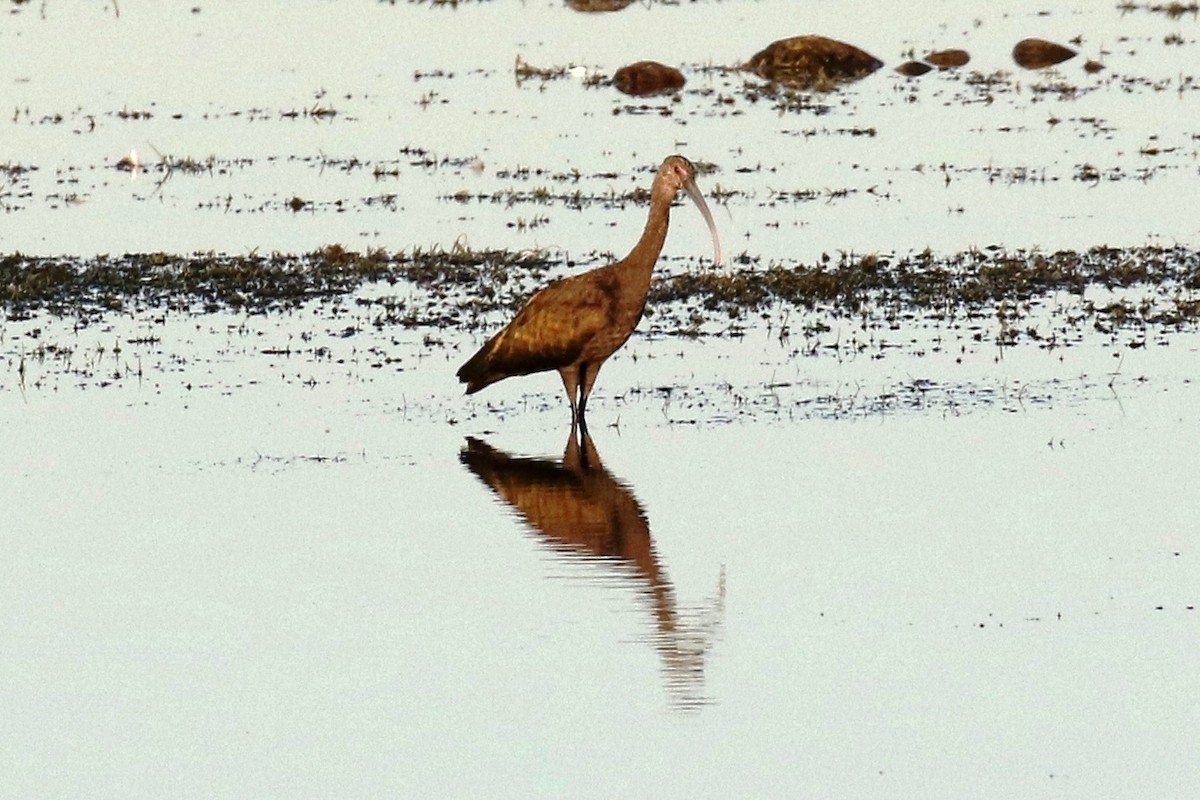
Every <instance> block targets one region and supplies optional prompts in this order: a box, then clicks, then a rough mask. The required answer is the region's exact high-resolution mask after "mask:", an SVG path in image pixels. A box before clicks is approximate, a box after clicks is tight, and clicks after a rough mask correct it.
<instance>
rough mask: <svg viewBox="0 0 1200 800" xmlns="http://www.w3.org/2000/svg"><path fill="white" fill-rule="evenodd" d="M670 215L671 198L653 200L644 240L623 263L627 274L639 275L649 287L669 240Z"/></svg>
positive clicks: (639, 240)
mask: <svg viewBox="0 0 1200 800" xmlns="http://www.w3.org/2000/svg"><path fill="white" fill-rule="evenodd" d="M670 215H671V198H667V199H665V200H661V199H659V198H657V197H655V198H653V199H652V200H651V201H650V216H649V217H648V218H647V219H646V229H645V230H644V231H642V238H641V239H638V243H637V244H635V245H634V246H633V249H632V250H630V251H629V255H627V256H625V258H624V259H623V260H622V262H621V263H622V266H623V267H624V269H625V271H626V272H629V273H632V274H635V275H637V276H638V278H639V279H640V281H639V282H644V283H645V284H646V285H647V286H649V285H650V275H651V274H652V273H653V272H654V265H655V263H656V262H657V261H658V255H659V253H661V252H662V249H663V243H664V242H665V241H666V240H667V227H668V225H669V223H670ZM643 291H644V290H643Z"/></svg>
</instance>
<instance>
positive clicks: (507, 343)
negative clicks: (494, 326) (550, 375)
mask: <svg viewBox="0 0 1200 800" xmlns="http://www.w3.org/2000/svg"><path fill="white" fill-rule="evenodd" d="M579 277H581V278H582V277H585V276H582V275H581V276H579ZM614 302H615V298H614V296H613V292H612V289H611V288H610V287H608V286H607V285H606V284H605V283H603V282H600V281H595V280H589V281H583V280H577V279H574V278H567V279H564V280H561V281H556V282H555V283H552V284H550V285H549V286H547V287H546V288H545V289H542V290H541V291H540V292H538V293H537V294H535V295H534V296H533V297H531V298H530V299H529V302H528V303H527V304H526V305H525V307H524V308H523V309H521V311H520V313H518V314H517V316H516V318H514V319H513V321H512V322H510V323H509V324H508V327H507V328H505V329H504V330H503V331H501V332H500V333H499V334H498V335H497V336H496V339H495V343H494V345H493V347H492V348H490V349H491V352H490V353H489V359H488V361H489V366H490V367H491V369H492V370H495V371H500V372H505V373H508V374H510V375H523V374H528V373H531V372H540V371H542V370H548V369H558V368H560V367H565V366H567V365H568V364H571V363H573V362H574V361H575V360H576V359H577V358H578V357H579V354H580V352H581V351H582V350H583V347H584V345H586V344H587V342H588V341H589V340H590V339H591V338H592V337H593V336H595V335H596V334H597V333H599V332H600V331H602V330H604V328H605V327H606V326H607V325H608V324H609V322H610V320H611V319H612V311H613V305H614Z"/></svg>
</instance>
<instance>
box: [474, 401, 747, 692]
mask: <svg viewBox="0 0 1200 800" xmlns="http://www.w3.org/2000/svg"><path fill="white" fill-rule="evenodd" d="M459 460H460V461H461V462H462V463H463V464H464V465H465V466H466V467H467V469H469V470H470V471H471V472H473V473H474V474H475V475H477V476H478V477H479V478H480V479H481V480H482V481H483V482H484V483H486V484H487V485H488V486H490V487H491V489H492V490H493V491H494V492H495V493H496V494H497V495H498V496H499V497H500V498H501V499H502V500H504V501H505V502H506V503H508V504H509V505H511V506H512V507H513V508H515V509H516V510H517V511H518V512H520V514H521V516H522V517H523V518H524V520H525V522H526V523H527V524H528V525H529V526H530V527H531V528H532V529H533V531H534V532H535V533H536V534H537V535H538V536H539V537H540V538H541V539H542V540H543V541H544V542H546V543H547V544H548V545H550V547H551V548H553V549H554V550H555V552H557V553H559V554H560V555H561V556H562V557H563V558H566V559H576V558H577V559H581V560H593V561H594V560H601V561H605V562H610V563H616V564H619V565H622V566H623V567H627V568H628V569H622V570H619V571H618V574H619V575H620V576H622V577H627V578H628V579H629V581H631V582H632V583H634V584H635V585H637V588H638V590H639V592H640V593H641V594H642V595H643V596H644V597H646V598H647V600H648V601H649V604H650V606H651V607H652V609H653V613H654V631H653V633H652V635H651V640H652V642H653V644H654V647H655V649H656V650H657V651H658V653H659V656H660V658H661V659H662V662H663V675H664V679H665V682H666V686H667V690H668V693H669V694H670V698H671V702H672V704H673V705H674V706H676V707H678V708H697V707H699V706H702V705H706V704H707V703H709V702H711V699H710V698H708V697H707V696H706V695H705V693H704V660H705V656H706V655H707V654H708V651H709V650H710V649H711V648H712V645H713V642H714V640H715V639H716V636H717V634H718V632H719V629H720V626H721V622H722V620H723V619H724V612H725V573H724V570H722V571H721V575H720V578H719V580H718V583H717V588H716V590H715V592H714V594H713V596H712V597H711V598H710V599H709V600H708V602H707V604H706V606H705V607H703V608H700V609H682V610H681V609H680V608H679V605H678V602H677V601H676V598H675V589H674V587H673V586H672V585H671V582H670V580H669V579H668V578H667V576H666V573H665V572H664V570H663V568H662V564H660V563H659V559H658V554H657V553H656V552H655V549H654V540H653V539H652V538H651V536H650V525H649V523H648V521H647V520H646V514H645V512H644V511H643V510H642V507H641V506H640V505H639V504H638V501H637V499H636V498H635V497H634V496H633V492H631V491H630V490H629V488H628V487H627V486H625V485H624V484H622V483H621V482H620V481H618V480H617V479H616V478H614V477H613V476H612V474H611V473H610V472H609V471H608V470H607V469H605V468H604V465H603V464H602V463H601V461H600V454H599V453H598V452H597V450H596V445H595V443H594V442H593V441H592V437H591V436H590V435H589V434H588V432H587V429H586V428H579V427H576V426H574V425H572V426H571V435H570V438H569V439H568V440H567V446H566V450H565V452H564V453H563V457H562V460H561V461H554V460H551V459H546V458H524V457H518V456H513V455H510V454H508V453H504V452H502V451H500V450H497V449H495V448H494V447H491V446H490V445H488V444H487V443H486V442H484V441H482V440H480V439H476V438H474V437H467V444H466V447H464V448H463V449H462V452H461V453H460V454H459Z"/></svg>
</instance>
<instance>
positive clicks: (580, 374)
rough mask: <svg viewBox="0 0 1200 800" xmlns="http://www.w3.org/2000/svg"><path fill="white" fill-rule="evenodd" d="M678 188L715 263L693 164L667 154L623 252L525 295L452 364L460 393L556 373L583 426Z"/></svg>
mask: <svg viewBox="0 0 1200 800" xmlns="http://www.w3.org/2000/svg"><path fill="white" fill-rule="evenodd" d="M681 190H682V191H683V192H685V193H687V195H688V196H689V197H690V198H691V199H692V201H693V202H694V203H695V204H696V206H697V207H698V208H699V209H700V213H701V215H703V217H704V221H705V223H706V224H707V225H708V230H709V233H711V234H712V240H713V253H714V261H715V263H716V264H718V265H719V264H720V263H721V240H720V237H719V236H718V234H717V225H716V223H715V222H713V217H712V213H711V212H710V211H709V210H708V204H707V203H706V202H705V201H704V195H703V194H701V192H700V189H699V188H698V187H697V186H696V167H695V166H694V165H693V164H692V162H691V161H689V160H688V159H687V158H685V157H684V156H681V155H678V154H676V155H672V156H668V157H667V158H666V159H665V160H664V161H663V162H662V165H661V166H660V167H659V168H658V172H657V173H656V174H655V176H654V182H653V184H652V185H651V186H650V213H649V216H648V218H647V220H646V227H645V230H643V231H642V237H641V238H640V239H639V240H638V242H637V244H636V245H634V246H633V249H632V250H630V251H629V255H627V256H625V257H624V258H623V259H621V260H620V261H617V262H616V263H613V264H608V265H605V266H603V267H598V268H596V269H592V270H589V271H587V272H583V273H580V274H578V275H572V276H570V277H567V278H560V279H559V280H556V281H554V282H552V283H550V284H549V285H547V286H545V287H544V288H542V289H540V290H539V291H538V292H537V293H535V294H534V295H533V296H532V297H531V298H529V301H528V302H527V303H526V304H525V306H524V308H522V309H521V310H520V311H519V312H517V315H516V317H514V318H513V320H512V322H510V323H508V325H506V326H505V327H504V328H503V329H502V330H500V332H499V333H497V334H496V335H495V336H493V337H492V338H491V339H489V340H488V341H487V343H486V344H484V345H483V346H482V347H481V348H479V351H478V352H477V353H475V355H473V356H471V358H470V359H469V360H468V361H467V362H466V363H465V364H463V365H462V367H460V368H459V370H458V373H457V376H458V380H459V381H460V382H462V383H465V384H466V385H467V390H466V393H467V394H474V393H475V392H478V391H479V390H480V389H483V388H484V387H486V386H490V385H492V384H493V383H496V382H497V381H502V380H504V379H505V378H511V377H514V376H517V375H531V374H533V373H536V372H547V371H549V370H557V371H558V374H559V375H560V376H561V377H562V383H563V388H564V389H566V392H567V399H568V400H570V403H571V423H572V426H574V425H575V424H576V423H579V425H580V426H581V427H586V425H587V423H586V418H585V416H584V412H585V410H586V408H587V400H588V395H590V394H591V391H592V386H593V385H594V384H595V382H596V375H597V374H598V373H599V372H600V367H601V366H603V365H604V362H605V361H606V360H607V359H608V357H609V356H611V355H612V354H613V353H615V352H616V351H617V350H619V349H620V348H621V346H622V345H623V344H625V342H626V341H628V339H629V337H630V335H631V334H632V333H633V331H634V328H636V327H637V324H638V322H639V321H640V320H641V318H642V312H643V311H645V309H646V295H647V294H648V293H649V291H650V277H651V275H652V273H653V272H654V265H655V263H656V262H657V261H658V256H659V253H661V252H662V248H663V243H664V242H665V241H666V238H667V227H668V225H669V222H670V214H671V204H672V203H673V202H674V201H675V197H676V196H677V195H678V194H679V192H680V191H681Z"/></svg>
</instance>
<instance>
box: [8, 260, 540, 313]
mask: <svg viewBox="0 0 1200 800" xmlns="http://www.w3.org/2000/svg"><path fill="white" fill-rule="evenodd" d="M545 263H546V258H545V256H544V255H543V254H541V253H538V252H519V253H514V252H510V251H500V250H485V251H475V250H470V249H468V248H464V247H460V246H455V247H453V248H451V249H450V250H443V249H441V248H433V249H430V250H422V249H420V248H415V249H414V250H413V251H411V252H408V253H397V254H390V253H388V252H386V251H383V250H371V251H368V252H366V253H357V252H352V251H349V250H346V249H344V248H342V247H341V246H339V245H331V246H329V247H326V248H323V249H321V250H318V251H315V252H312V253H306V254H300V255H296V254H279V253H275V254H271V255H258V254H249V255H244V256H234V255H214V254H193V255H171V254H167V253H140V254H127V255H123V256H118V257H111V256H100V257H98V258H95V259H86V260H84V259H77V258H70V257H58V258H52V257H32V256H24V255H21V254H19V253H17V254H10V255H4V256H0V307H2V308H4V309H5V310H6V311H7V313H8V315H9V316H10V317H14V318H23V317H27V316H29V315H31V314H32V313H34V312H36V311H46V312H49V313H52V314H59V315H81V316H88V315H92V314H96V313H103V312H105V311H116V310H137V309H138V308H143V307H155V306H181V307H188V308H192V307H195V306H197V305H199V306H200V307H201V308H202V309H203V310H210V311H215V310H218V309H221V308H247V309H250V310H255V311H261V312H266V311H272V310H279V309H286V308H291V307H295V306H297V305H299V304H300V303H302V302H305V301H306V300H310V299H313V298H320V297H332V296H339V295H344V294H347V293H349V292H351V291H353V290H354V289H357V288H358V287H360V286H362V285H363V284H365V283H368V282H376V281H387V282H389V283H399V282H407V283H411V284H416V285H420V286H423V287H425V288H427V289H436V288H438V287H453V286H459V285H464V284H469V285H477V284H479V283H481V282H490V283H496V282H502V281H504V280H506V279H507V272H508V270H509V269H511V268H514V267H524V268H529V267H540V266H542V265H544V264H545Z"/></svg>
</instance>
